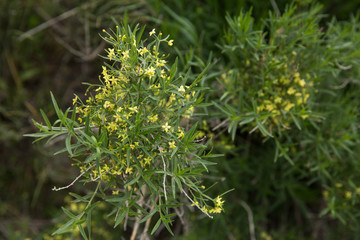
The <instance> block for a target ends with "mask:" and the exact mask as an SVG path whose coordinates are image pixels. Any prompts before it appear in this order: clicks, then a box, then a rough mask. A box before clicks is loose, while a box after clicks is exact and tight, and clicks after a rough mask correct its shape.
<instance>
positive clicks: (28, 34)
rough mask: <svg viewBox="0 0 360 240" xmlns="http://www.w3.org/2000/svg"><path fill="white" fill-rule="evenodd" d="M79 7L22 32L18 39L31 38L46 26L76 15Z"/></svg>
mask: <svg viewBox="0 0 360 240" xmlns="http://www.w3.org/2000/svg"><path fill="white" fill-rule="evenodd" d="M86 5H89V4H86ZM79 9H80V7H75V8H73V9H70V10H69V11H67V12H64V13H63V14H60V15H59V16H57V17H55V18H52V19H50V20H48V21H46V22H44V23H42V24H40V25H38V26H37V27H35V28H33V29H30V30H29V31H27V32H24V33H23V34H21V35H20V36H19V37H18V38H17V40H18V41H19V42H21V41H23V40H24V39H26V38H29V37H31V36H33V35H35V34H36V33H38V32H40V31H42V30H44V29H46V28H48V27H50V26H52V25H54V24H56V23H58V22H60V21H62V20H65V19H66V18H69V17H72V16H74V15H75V14H77V13H78V11H79Z"/></svg>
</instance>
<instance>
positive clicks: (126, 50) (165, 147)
mask: <svg viewBox="0 0 360 240" xmlns="http://www.w3.org/2000/svg"><path fill="white" fill-rule="evenodd" d="M104 32H105V33H107V32H106V31H104ZM108 35H109V37H106V39H107V40H109V41H112V42H113V46H112V47H111V48H108V49H107V51H106V52H107V59H108V60H109V61H110V63H111V65H110V64H108V65H106V66H103V67H102V73H101V76H100V81H101V82H102V84H101V85H98V86H97V87H96V88H95V92H94V93H95V94H94V95H91V96H90V97H88V99H87V100H86V101H85V103H83V102H81V101H80V100H79V99H78V97H77V96H76V97H75V98H74V100H73V104H74V105H77V108H76V113H77V114H78V116H79V118H78V121H79V122H80V123H83V124H85V122H89V124H90V125H92V126H94V127H95V128H97V129H101V131H107V133H108V148H109V151H110V152H111V155H112V157H108V158H105V159H103V160H102V161H101V163H100V166H99V168H96V169H95V168H93V169H92V170H91V171H90V173H89V177H90V178H92V179H97V178H98V179H100V180H101V181H104V182H110V181H111V180H112V179H114V178H116V177H117V176H121V177H123V178H126V177H127V176H129V175H134V176H136V175H137V174H138V170H137V169H138V167H139V166H137V165H140V167H141V168H143V169H144V170H146V169H149V168H151V166H152V164H156V159H159V157H160V155H161V154H164V153H166V152H171V151H174V149H176V148H177V147H181V145H179V143H180V142H181V139H182V138H184V136H185V133H184V129H183V128H182V127H181V126H176V127H174V126H172V125H171V123H172V118H171V116H172V113H173V112H174V111H178V110H179V109H184V111H183V112H182V113H181V114H182V116H183V117H185V118H189V117H190V116H191V115H192V114H193V112H194V107H193V106H192V104H191V103H192V102H195V100H196V99H195V91H191V89H190V88H189V87H188V86H185V85H181V86H176V85H175V84H174V83H172V81H173V79H171V77H170V71H169V68H168V67H167V66H166V64H167V61H166V60H165V59H164V57H165V56H164V55H161V56H160V53H159V44H160V43H161V42H162V41H163V42H167V43H168V45H170V46H171V45H173V40H169V41H168V40H166V39H161V38H160V37H158V36H156V31H155V29H153V30H152V31H151V32H150V33H149V35H150V36H152V37H154V38H155V42H157V43H159V44H154V45H153V46H152V47H151V46H149V45H147V46H144V45H143V44H142V42H139V41H137V40H136V38H135V36H131V35H125V34H123V35H122V34H118V35H117V36H115V38H114V37H113V36H111V35H110V34H108ZM160 36H161V34H160ZM134 93H136V94H134ZM145 93H146V94H145ZM141 94H143V95H141ZM184 106H186V107H185V108H184ZM135 126H136V127H135ZM149 126H153V127H157V128H158V132H159V134H165V135H166V136H167V137H171V138H172V140H170V141H164V143H162V144H160V145H159V147H158V148H153V147H152V146H151V145H150V144H149V141H151V140H152V139H153V135H151V134H147V135H146V134H143V135H142V136H139V134H138V133H137V132H136V131H138V130H137V129H138V128H139V127H149ZM172 133H175V134H174V135H173V134H172ZM174 137H175V138H174ZM144 148H145V149H146V151H144V150H142V149H144ZM160 149H162V150H160ZM89 166H91V162H90V163H87V164H85V165H84V166H80V168H81V169H82V170H83V171H85V169H87V168H88V167H89ZM115 193H116V191H115Z"/></svg>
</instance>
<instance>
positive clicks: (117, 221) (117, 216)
mask: <svg viewBox="0 0 360 240" xmlns="http://www.w3.org/2000/svg"><path fill="white" fill-rule="evenodd" d="M121 209H122V208H119V210H118V212H117V213H116V216H115V224H114V228H116V227H117V226H118V225H119V224H120V223H121V221H122V220H124V218H125V216H126V214H127V213H128V211H127V210H128V209H126V210H125V209H124V210H123V211H122V213H121V214H120V215H119V213H120V211H121Z"/></svg>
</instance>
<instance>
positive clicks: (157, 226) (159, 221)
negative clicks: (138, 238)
mask: <svg viewBox="0 0 360 240" xmlns="http://www.w3.org/2000/svg"><path fill="white" fill-rule="evenodd" d="M160 223H161V218H160V219H159V220H158V221H157V222H156V224H155V226H154V228H153V229H152V231H151V233H150V234H151V235H153V234H154V233H155V231H156V230H157V229H158V228H159V227H160Z"/></svg>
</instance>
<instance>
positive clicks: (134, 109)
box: [129, 107, 138, 112]
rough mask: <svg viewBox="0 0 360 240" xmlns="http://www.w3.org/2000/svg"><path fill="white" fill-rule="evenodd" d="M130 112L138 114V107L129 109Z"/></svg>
mask: <svg viewBox="0 0 360 240" xmlns="http://www.w3.org/2000/svg"><path fill="white" fill-rule="evenodd" d="M129 110H130V111H133V112H138V107H129Z"/></svg>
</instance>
